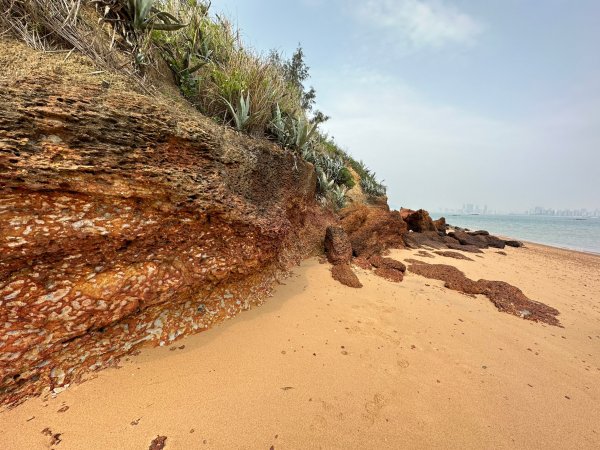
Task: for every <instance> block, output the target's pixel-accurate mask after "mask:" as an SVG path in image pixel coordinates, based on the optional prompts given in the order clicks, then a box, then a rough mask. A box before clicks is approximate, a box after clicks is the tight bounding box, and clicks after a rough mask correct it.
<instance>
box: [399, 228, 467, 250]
mask: <svg viewBox="0 0 600 450" xmlns="http://www.w3.org/2000/svg"><path fill="white" fill-rule="evenodd" d="M447 238H448V236H444V237H442V236H440V235H439V233H438V232H437V231H425V232H423V233H414V232H411V233H407V234H406V235H404V242H405V243H406V246H407V247H408V248H421V247H431V248H436V249H442V248H446V245H447V241H446V239H447ZM453 242H454V243H456V244H457V245H460V244H459V242H458V241H457V240H456V239H454V240H453Z"/></svg>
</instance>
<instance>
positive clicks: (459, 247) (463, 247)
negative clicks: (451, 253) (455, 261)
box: [446, 244, 483, 253]
mask: <svg viewBox="0 0 600 450" xmlns="http://www.w3.org/2000/svg"><path fill="white" fill-rule="evenodd" d="M446 246H447V247H448V248H449V249H452V250H462V251H463V252H469V253H483V252H482V251H481V249H480V248H479V247H476V246H474V245H461V244H446Z"/></svg>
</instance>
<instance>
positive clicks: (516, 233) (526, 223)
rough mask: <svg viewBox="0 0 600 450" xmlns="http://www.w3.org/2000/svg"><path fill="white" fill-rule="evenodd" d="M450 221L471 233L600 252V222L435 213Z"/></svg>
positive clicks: (558, 218) (565, 218)
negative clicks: (478, 231)
mask: <svg viewBox="0 0 600 450" xmlns="http://www.w3.org/2000/svg"><path fill="white" fill-rule="evenodd" d="M441 216H444V217H446V222H447V223H449V224H450V225H456V226H459V227H463V228H469V229H470V230H487V231H489V232H490V233H492V234H500V235H503V236H509V237H512V238H515V239H522V240H524V241H530V242H537V243H539V244H546V245H552V246H555V247H563V248H570V249H573V250H583V251H587V252H594V253H600V219H591V218H589V219H584V220H579V219H575V218H573V217H552V216H527V215H522V216H521V215H505V216H504V215H503V216H485V215H479V216H470V215H451V214H439V213H433V214H431V217H432V218H433V219H438V218H440V217H441Z"/></svg>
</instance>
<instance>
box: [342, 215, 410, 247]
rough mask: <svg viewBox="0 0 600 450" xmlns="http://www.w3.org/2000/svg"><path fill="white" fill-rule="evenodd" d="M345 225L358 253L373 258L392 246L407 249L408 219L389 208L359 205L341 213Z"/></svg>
mask: <svg viewBox="0 0 600 450" xmlns="http://www.w3.org/2000/svg"><path fill="white" fill-rule="evenodd" d="M341 226H342V228H343V229H344V231H346V233H347V234H348V236H349V237H350V242H351V244H352V251H353V254H354V256H363V257H366V258H368V257H370V256H373V255H378V254H380V253H381V252H382V251H384V250H386V249H388V248H404V239H403V236H404V235H405V234H406V233H407V231H408V228H407V226H406V222H404V220H402V218H401V217H400V213H399V212H398V211H390V210H389V209H388V208H387V207H373V206H366V205H357V206H352V207H350V208H347V209H345V210H343V211H342V214H341Z"/></svg>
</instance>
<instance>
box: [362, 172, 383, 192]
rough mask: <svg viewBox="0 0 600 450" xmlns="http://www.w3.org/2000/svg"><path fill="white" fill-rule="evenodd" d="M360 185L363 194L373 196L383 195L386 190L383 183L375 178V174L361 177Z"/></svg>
mask: <svg viewBox="0 0 600 450" xmlns="http://www.w3.org/2000/svg"><path fill="white" fill-rule="evenodd" d="M360 187H361V188H362V190H363V192H364V193H365V194H367V195H370V196H373V197H381V196H384V195H385V194H386V191H387V189H386V187H385V185H384V184H382V183H380V182H378V181H377V180H376V179H375V174H372V175H369V176H367V177H365V178H361V180H360Z"/></svg>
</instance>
